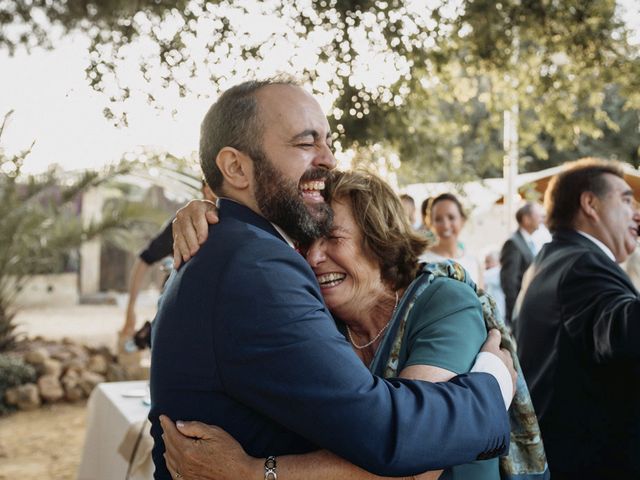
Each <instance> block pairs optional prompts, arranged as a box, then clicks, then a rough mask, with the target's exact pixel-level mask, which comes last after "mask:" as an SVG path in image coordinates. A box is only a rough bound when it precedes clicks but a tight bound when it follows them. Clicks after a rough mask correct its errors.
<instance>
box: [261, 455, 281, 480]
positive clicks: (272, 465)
mask: <svg viewBox="0 0 640 480" xmlns="http://www.w3.org/2000/svg"><path fill="white" fill-rule="evenodd" d="M264 480H278V474H277V473H276V457H274V456H273V455H271V456H269V457H267V459H266V460H265V461H264Z"/></svg>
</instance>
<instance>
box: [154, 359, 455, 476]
mask: <svg viewBox="0 0 640 480" xmlns="http://www.w3.org/2000/svg"><path fill="white" fill-rule="evenodd" d="M455 375H456V374H455V373H454V372H451V371H449V370H445V369H443V368H439V367H434V366H430V365H412V366H410V367H407V368H405V369H404V370H403V371H402V372H401V373H400V377H403V378H409V379H414V380H424V381H428V382H446V381H447V380H450V379H451V378H453V377H454V376H455ZM161 423H162V428H163V430H164V435H163V438H164V442H165V446H166V449H167V452H166V453H165V459H166V461H167V466H168V467H169V470H170V471H171V472H173V473H175V472H180V474H181V475H183V476H184V477H185V478H187V479H191V478H194V479H199V480H240V479H246V480H264V478H265V477H264V462H265V459H264V458H255V457H251V456H250V455H247V453H246V452H245V451H244V449H243V448H242V446H241V445H240V444H239V443H238V442H237V441H236V440H235V439H234V438H233V437H232V436H231V435H229V434H228V433H227V432H225V431H224V430H222V429H221V428H218V427H214V426H209V425H205V424H203V423H200V422H184V423H181V424H179V425H178V426H177V428H176V426H174V424H173V422H172V421H171V420H169V419H168V418H166V417H161ZM193 438H197V439H198V440H197V441H194V440H193ZM276 460H277V474H278V478H279V479H281V480H307V479H313V480H376V479H382V478H388V477H380V476H378V475H374V474H372V473H369V472H367V471H366V470H363V469H362V468H360V467H358V466H356V465H354V464H352V463H349V462H347V461H346V460H344V459H342V458H340V457H338V456H337V455H334V454H333V453H331V452H329V451H327V450H318V451H315V452H311V453H306V454H302V455H284V456H280V457H278V458H277V459H276ZM441 473H442V470H436V471H432V472H425V473H422V474H420V475H415V476H413V477H405V478H411V479H414V480H436V479H437V478H439V477H440V474H441Z"/></svg>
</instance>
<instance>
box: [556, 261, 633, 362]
mask: <svg viewBox="0 0 640 480" xmlns="http://www.w3.org/2000/svg"><path fill="white" fill-rule="evenodd" d="M558 290H559V291H558V295H560V299H561V302H560V304H561V305H563V306H564V307H563V315H562V317H563V318H564V319H565V322H564V327H565V329H566V331H567V333H568V335H569V336H570V337H571V338H572V340H573V341H575V342H581V343H585V344H586V345H584V347H586V348H585V351H591V352H593V355H594V361H596V362H598V363H604V362H608V361H611V360H615V359H620V358H626V359H635V360H638V359H640V348H639V347H638V346H639V345H640V297H638V295H637V293H636V291H635V289H634V288H633V286H632V284H631V282H630V281H629V280H628V279H626V278H625V274H624V272H623V271H622V269H620V268H619V267H618V266H617V265H615V264H614V263H613V262H611V261H610V260H609V259H608V258H605V257H604V255H599V254H595V253H593V252H588V253H585V254H584V255H582V256H580V257H579V258H578V259H577V260H576V262H575V263H574V265H573V266H572V268H569V269H568V270H567V274H566V276H565V278H563V279H562V280H561V283H560V286H559V289H558Z"/></svg>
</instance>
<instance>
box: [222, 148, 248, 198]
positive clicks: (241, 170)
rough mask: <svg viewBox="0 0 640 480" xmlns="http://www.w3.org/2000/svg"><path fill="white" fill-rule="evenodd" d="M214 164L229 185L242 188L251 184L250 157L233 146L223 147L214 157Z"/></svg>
mask: <svg viewBox="0 0 640 480" xmlns="http://www.w3.org/2000/svg"><path fill="white" fill-rule="evenodd" d="M216 165H218V168H219V169H220V172H222V176H223V177H224V181H225V182H226V183H228V184H229V185H230V186H231V187H233V188H235V189H238V190H244V189H246V188H248V187H249V186H250V185H251V168H252V161H251V158H250V157H249V156H248V155H246V154H244V153H242V152H241V151H240V150H237V149H235V148H233V147H224V148H223V149H222V150H220V152H218V156H217V157H216Z"/></svg>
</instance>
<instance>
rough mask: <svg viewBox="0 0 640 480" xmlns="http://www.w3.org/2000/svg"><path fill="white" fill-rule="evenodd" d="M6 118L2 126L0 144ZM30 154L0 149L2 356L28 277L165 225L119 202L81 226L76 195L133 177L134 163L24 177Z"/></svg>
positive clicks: (148, 211)
mask: <svg viewBox="0 0 640 480" xmlns="http://www.w3.org/2000/svg"><path fill="white" fill-rule="evenodd" d="M9 117H10V113H9V114H7V115H6V116H5V118H4V121H3V123H2V125H1V126H0V140H1V139H2V133H3V131H4V126H5V125H6V122H7V120H8V119H9ZM28 154H29V151H28V150H27V151H25V152H22V153H20V154H18V155H14V156H9V155H7V154H5V153H4V151H3V150H2V149H1V148H0V172H2V174H1V175H0V351H4V350H7V349H9V348H10V347H11V346H12V344H13V342H14V333H13V330H14V324H13V317H14V313H15V311H14V301H15V297H16V294H17V292H18V291H19V289H20V287H21V286H22V285H23V283H24V281H25V278H26V277H27V276H28V275H32V274H36V273H53V272H59V271H62V267H63V262H64V260H65V258H66V256H67V255H68V254H69V252H71V251H73V250H75V249H77V248H78V247H79V246H80V244H81V243H82V242H84V241H87V240H91V239H92V238H95V237H97V236H102V237H103V238H109V235H111V236H117V235H118V233H121V234H122V235H127V238H131V232H139V233H145V232H147V233H148V232H149V231H150V230H154V229H156V228H157V226H158V225H159V223H160V222H161V221H162V220H164V215H159V212H158V211H157V210H155V209H152V208H149V207H148V206H146V205H145V204H143V203H142V202H131V201H129V200H127V199H126V198H124V197H120V198H116V199H115V200H113V201H111V202H110V203H109V204H108V205H107V206H106V207H105V209H104V211H103V217H102V219H101V220H100V221H99V222H92V223H90V224H88V225H85V224H83V221H82V218H81V216H80V207H81V197H80V194H82V193H83V192H85V191H87V190H88V189H90V188H94V187H97V186H99V185H102V186H106V185H109V181H111V180H112V179H113V178H115V177H116V176H118V175H124V174H129V173H132V172H133V171H134V169H135V168H136V167H137V164H136V163H135V162H126V161H125V162H122V163H120V164H119V165H116V166H112V167H108V168H106V169H104V170H103V171H95V172H94V171H88V172H85V173H84V174H82V175H81V176H79V177H75V176H73V177H72V176H70V175H68V174H66V175H65V174H62V173H60V172H57V171H55V170H50V171H49V172H47V173H45V174H41V175H23V174H22V167H23V164H24V160H25V158H26V157H27V156H28ZM124 232H126V233H124Z"/></svg>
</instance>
